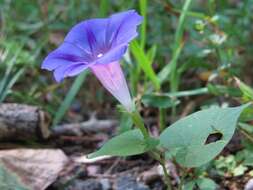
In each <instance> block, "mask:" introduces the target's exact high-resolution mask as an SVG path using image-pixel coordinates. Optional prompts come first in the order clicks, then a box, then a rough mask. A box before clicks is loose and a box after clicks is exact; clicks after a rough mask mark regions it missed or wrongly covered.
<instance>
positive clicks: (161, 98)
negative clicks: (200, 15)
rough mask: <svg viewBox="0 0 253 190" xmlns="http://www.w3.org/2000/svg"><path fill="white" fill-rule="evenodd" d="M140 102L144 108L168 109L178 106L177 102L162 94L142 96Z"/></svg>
mask: <svg viewBox="0 0 253 190" xmlns="http://www.w3.org/2000/svg"><path fill="white" fill-rule="evenodd" d="M141 101H142V103H143V104H144V105H145V106H151V107H157V108H170V107H174V106H176V105H178V104H179V101H178V100H175V99H172V98H170V97H169V96H167V95H162V94H145V95H143V96H142V99H141Z"/></svg>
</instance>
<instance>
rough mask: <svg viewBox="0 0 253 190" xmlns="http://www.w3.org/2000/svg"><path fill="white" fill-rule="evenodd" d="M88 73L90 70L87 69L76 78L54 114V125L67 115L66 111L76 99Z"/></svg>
mask: <svg viewBox="0 0 253 190" xmlns="http://www.w3.org/2000/svg"><path fill="white" fill-rule="evenodd" d="M87 74H88V71H85V72H83V73H82V74H80V75H79V76H78V77H77V78H76V79H75V81H74V83H73V85H72V86H71V88H70V90H69V91H68V93H67V95H66V97H65V99H64V101H63V102H62V104H61V106H60V107H59V109H58V111H57V112H56V114H55V116H54V119H53V127H55V126H56V125H57V124H58V123H59V122H60V121H61V120H62V118H63V116H64V115H65V113H66V111H67V110H68V109H69V107H70V105H71V103H72V101H73V100H74V98H75V96H76V94H77V93H78V91H79V90H80V88H81V86H82V84H83V82H84V80H85V78H86V76H87Z"/></svg>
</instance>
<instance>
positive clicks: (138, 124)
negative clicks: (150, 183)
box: [130, 111, 172, 190]
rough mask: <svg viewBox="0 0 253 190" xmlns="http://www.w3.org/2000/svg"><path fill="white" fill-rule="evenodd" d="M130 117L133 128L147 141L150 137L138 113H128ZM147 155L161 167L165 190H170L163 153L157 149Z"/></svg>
mask: <svg viewBox="0 0 253 190" xmlns="http://www.w3.org/2000/svg"><path fill="white" fill-rule="evenodd" d="M130 115H131V117H132V120H133V123H134V124H135V126H136V127H138V128H139V129H140V130H141V132H142V134H143V136H144V139H149V138H150V136H149V133H148V130H147V129H146V127H145V125H144V122H143V119H142V117H141V116H140V114H139V112H138V111H134V112H132V113H130ZM149 153H150V155H151V156H152V157H153V158H154V159H155V160H157V161H158V162H159V163H160V165H161V166H162V169H163V173H164V181H165V183H166V185H167V190H172V185H171V180H170V176H169V174H168V171H167V169H166V166H165V160H164V156H163V153H162V152H160V151H159V150H158V149H155V150H153V151H150V152H149Z"/></svg>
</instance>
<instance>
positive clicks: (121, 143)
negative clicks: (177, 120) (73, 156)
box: [89, 129, 159, 158]
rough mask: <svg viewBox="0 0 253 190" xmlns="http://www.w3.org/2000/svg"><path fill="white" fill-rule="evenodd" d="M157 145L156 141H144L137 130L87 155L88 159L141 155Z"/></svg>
mask: <svg viewBox="0 0 253 190" xmlns="http://www.w3.org/2000/svg"><path fill="white" fill-rule="evenodd" d="M158 144H159V141H157V140H156V139H152V138H150V139H148V140H145V139H144V137H143V135H142V133H141V131H140V130H139V129H134V130H131V131H127V132H125V133H122V134H120V135H118V136H116V137H114V138H112V139H110V140H109V141H108V142H106V143H105V144H104V145H103V146H102V148H100V149H99V150H98V151H96V152H94V153H92V154H90V155H89V158H95V157H97V156H105V155H111V156H130V155H136V154H141V153H144V152H147V151H149V150H151V149H153V148H155V147H156V146H157V145H158Z"/></svg>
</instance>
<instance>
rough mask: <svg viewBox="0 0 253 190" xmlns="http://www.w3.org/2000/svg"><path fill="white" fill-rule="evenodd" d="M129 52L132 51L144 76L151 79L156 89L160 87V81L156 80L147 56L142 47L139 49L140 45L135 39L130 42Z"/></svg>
mask: <svg viewBox="0 0 253 190" xmlns="http://www.w3.org/2000/svg"><path fill="white" fill-rule="evenodd" d="M130 49H131V52H132V53H133V55H134V57H135V59H136V61H137V62H138V64H139V65H140V67H141V69H142V70H143V71H144V73H145V74H146V76H147V77H148V78H149V79H150V80H151V81H152V83H153V84H154V86H155V88H156V89H159V88H160V81H159V80H158V78H157V76H156V74H155V72H154V70H153V68H152V66H151V64H150V60H148V57H147V56H146V55H145V52H144V51H143V49H141V47H140V45H139V44H138V42H137V41H133V42H132V43H131V44H130Z"/></svg>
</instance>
